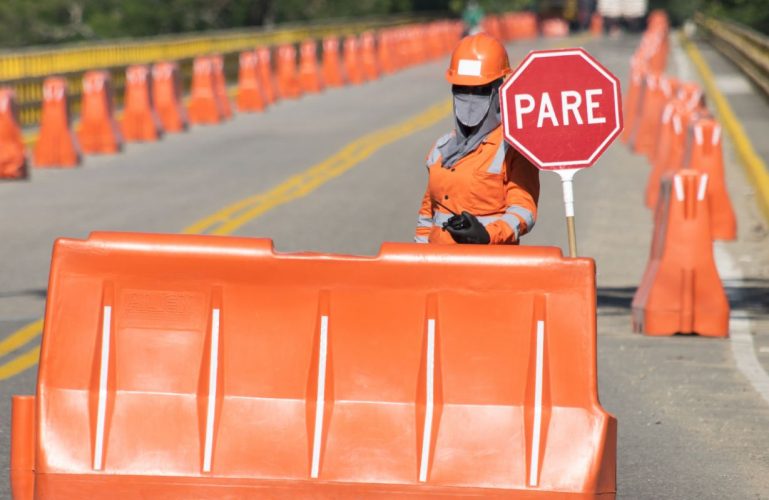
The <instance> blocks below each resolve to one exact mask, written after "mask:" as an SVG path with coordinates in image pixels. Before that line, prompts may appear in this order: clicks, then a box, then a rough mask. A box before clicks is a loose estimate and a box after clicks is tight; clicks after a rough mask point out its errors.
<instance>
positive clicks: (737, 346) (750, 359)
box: [713, 242, 769, 404]
mask: <svg viewBox="0 0 769 500" xmlns="http://www.w3.org/2000/svg"><path fill="white" fill-rule="evenodd" d="M713 254H714V256H715V259H716V267H717V268H718V274H719V275H720V276H721V279H722V280H724V279H729V280H734V281H737V282H738V283H742V279H743V274H742V271H741V270H740V268H739V266H738V265H737V264H736V263H735V262H734V259H732V256H731V255H730V254H729V252H728V251H727V250H726V248H724V244H723V243H721V242H715V244H714V245H713ZM751 329H752V323H751V321H750V318H749V317H747V316H746V315H744V314H739V313H734V312H732V314H731V316H730V317H729V342H730V343H731V346H732V355H733V356H734V361H735V362H736V364H737V368H738V369H739V370H740V372H742V374H743V375H744V376H745V378H747V379H748V381H749V382H750V384H751V385H752V386H753V388H754V389H755V390H756V391H758V393H759V394H760V395H761V397H762V398H764V400H765V401H766V402H767V404H769V374H767V373H766V371H765V370H764V368H763V367H762V366H761V363H760V362H759V361H758V357H756V349H755V346H754V345H753V335H751V333H750V332H751Z"/></svg>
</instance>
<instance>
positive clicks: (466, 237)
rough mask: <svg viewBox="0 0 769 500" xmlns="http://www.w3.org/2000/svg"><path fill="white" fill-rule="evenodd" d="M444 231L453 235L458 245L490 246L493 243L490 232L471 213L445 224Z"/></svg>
mask: <svg viewBox="0 0 769 500" xmlns="http://www.w3.org/2000/svg"><path fill="white" fill-rule="evenodd" d="M443 229H444V230H446V231H448V232H449V233H450V234H451V237H452V238H454V241H456V242H457V243H480V244H482V245H488V244H489V242H490V241H491V237H490V236H489V232H488V231H486V228H485V227H483V224H481V223H480V221H479V220H478V218H477V217H476V216H474V215H473V214H471V213H469V212H464V211H463V212H462V213H461V214H460V215H455V216H453V217H451V218H450V219H449V220H448V221H446V222H445V223H444V224H443Z"/></svg>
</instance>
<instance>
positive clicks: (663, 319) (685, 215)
mask: <svg viewBox="0 0 769 500" xmlns="http://www.w3.org/2000/svg"><path fill="white" fill-rule="evenodd" d="M708 185H709V179H708V175H707V174H700V173H699V172H697V171H694V170H681V171H679V172H678V173H674V174H672V175H669V176H666V177H665V178H664V179H663V183H662V187H661V189H660V193H661V195H660V197H659V203H658V204H657V209H656V212H655V228H654V238H653V240H652V248H651V252H650V256H649V262H648V264H647V267H646V271H645V272H644V276H643V279H642V281H641V285H640V286H639V288H638V290H637V291H636V294H635V297H634V298H633V305H632V308H633V331H635V332H639V333H641V332H642V333H645V334H647V335H673V334H675V333H697V334H699V335H705V336H709V337H726V336H728V334H729V301H728V300H727V298H726V293H725V292H724V288H723V285H722V284H721V279H720V278H719V276H718V270H717V269H716V264H715V261H714V259H713V242H712V239H711V233H710V214H709V209H708V201H707V190H708Z"/></svg>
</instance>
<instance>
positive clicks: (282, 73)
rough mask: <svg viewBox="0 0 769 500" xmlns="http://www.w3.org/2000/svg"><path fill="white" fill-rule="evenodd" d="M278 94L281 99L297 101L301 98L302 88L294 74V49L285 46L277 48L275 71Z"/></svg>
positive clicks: (291, 46)
mask: <svg viewBox="0 0 769 500" xmlns="http://www.w3.org/2000/svg"><path fill="white" fill-rule="evenodd" d="M276 76H277V80H278V94H279V95H280V97H281V98H283V99H297V98H299V97H301V96H302V87H301V85H300V84H299V77H298V75H297V73H296V47H294V46H293V45H291V44H285V45H281V46H280V47H278V66H277V70H276Z"/></svg>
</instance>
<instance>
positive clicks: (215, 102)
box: [188, 56, 224, 124]
mask: <svg viewBox="0 0 769 500" xmlns="http://www.w3.org/2000/svg"><path fill="white" fill-rule="evenodd" d="M215 78H216V77H215V76H214V61H213V60H212V58H211V57H209V56H200V57H196V58H195V61H194V63H193V65H192V92H191V93H190V101H189V104H188V106H189V118H190V123H194V124H215V123H219V122H221V121H222V119H223V117H224V113H223V111H222V109H221V104H220V102H219V98H218V96H217V89H216V80H215Z"/></svg>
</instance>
